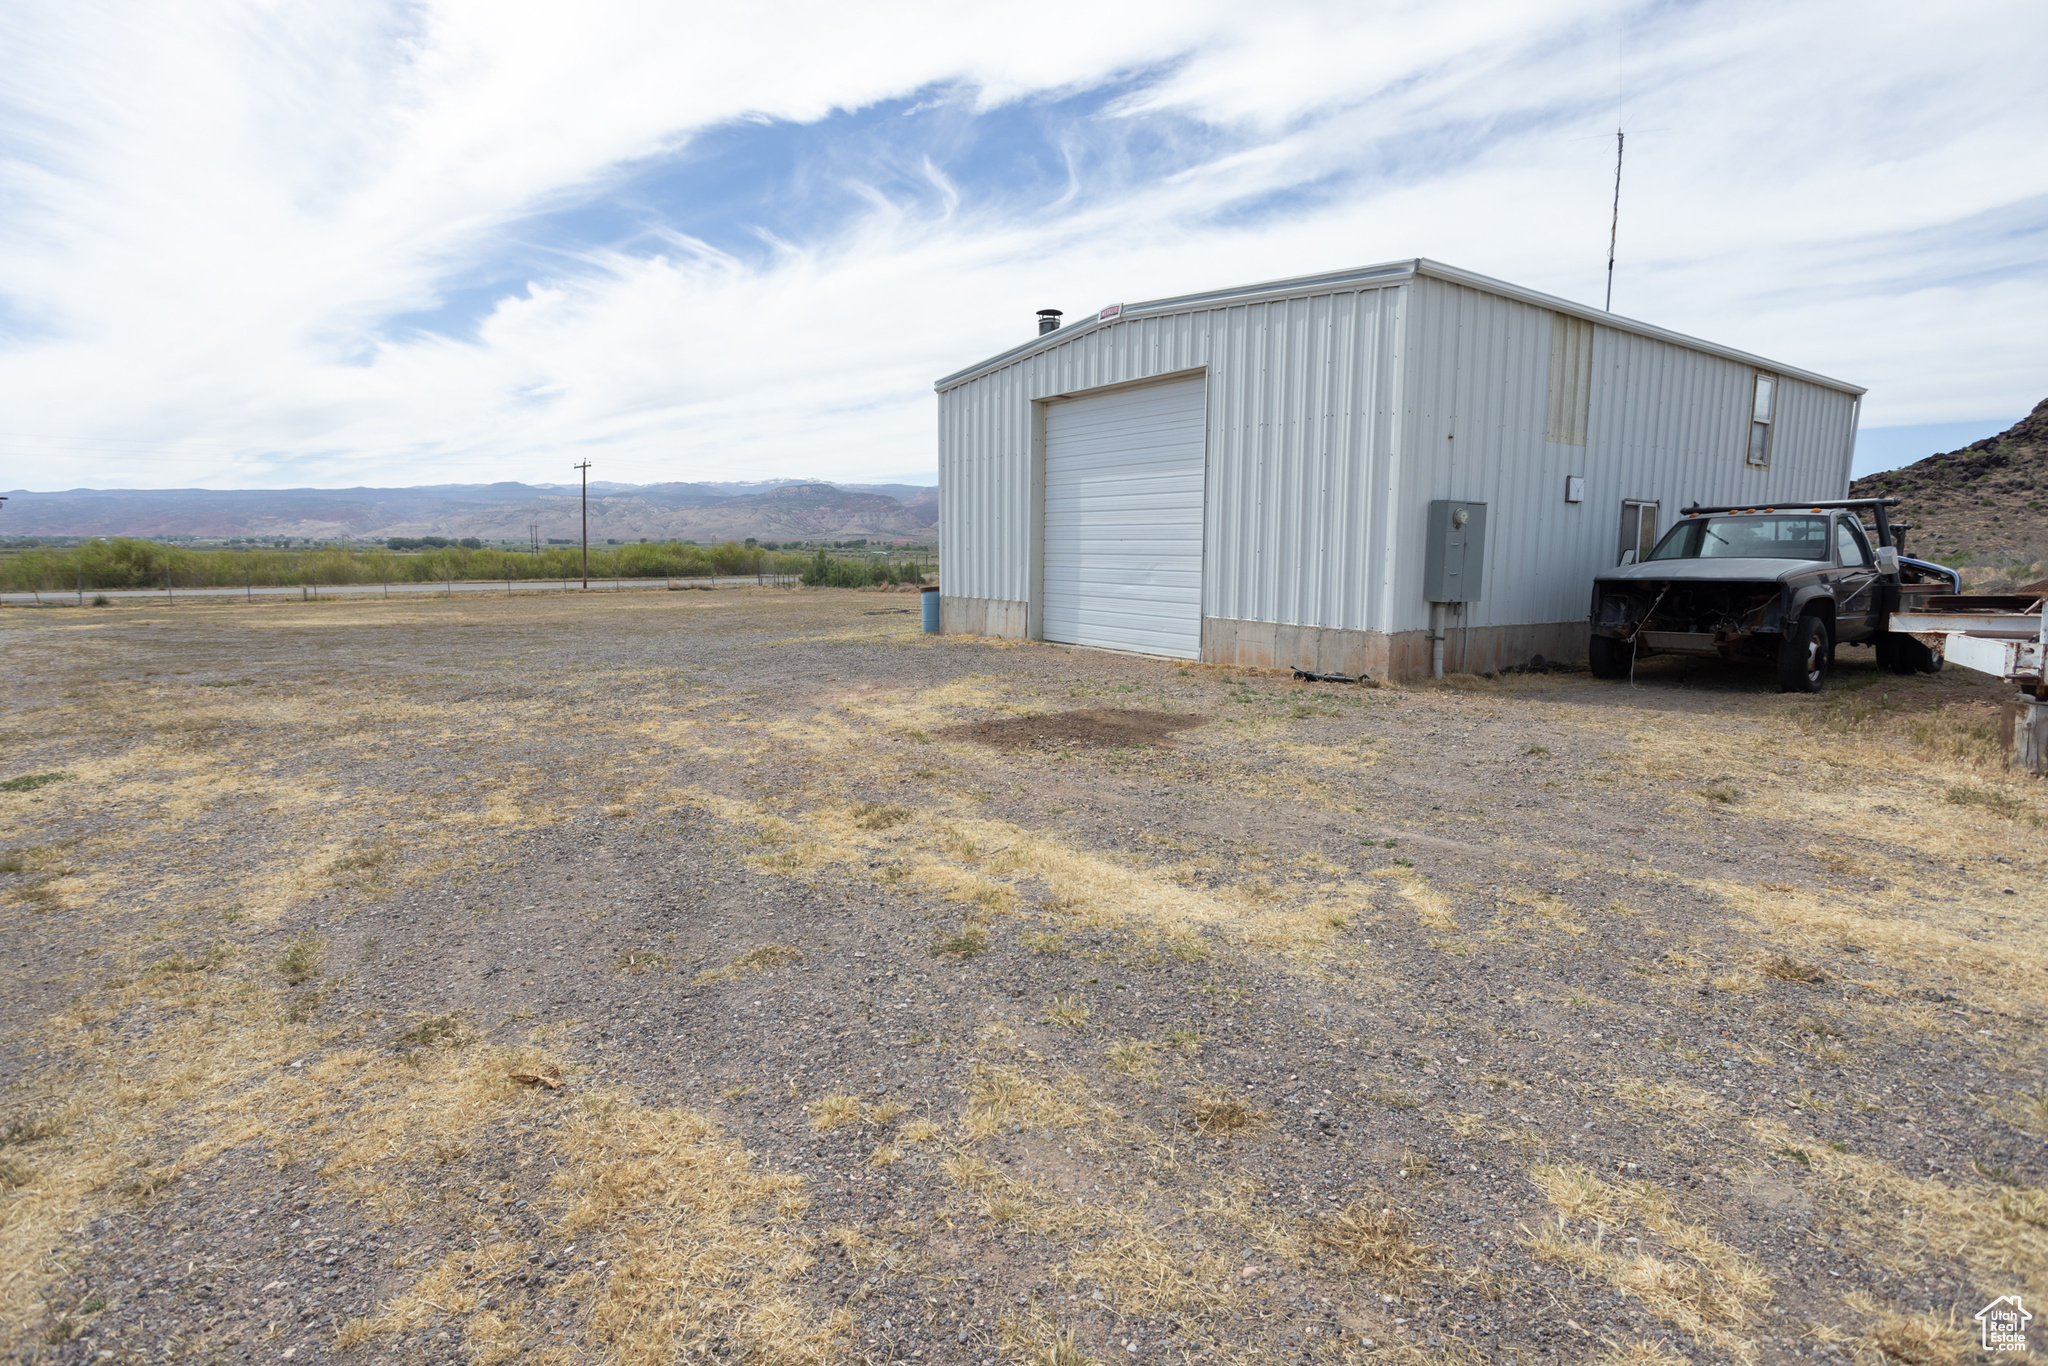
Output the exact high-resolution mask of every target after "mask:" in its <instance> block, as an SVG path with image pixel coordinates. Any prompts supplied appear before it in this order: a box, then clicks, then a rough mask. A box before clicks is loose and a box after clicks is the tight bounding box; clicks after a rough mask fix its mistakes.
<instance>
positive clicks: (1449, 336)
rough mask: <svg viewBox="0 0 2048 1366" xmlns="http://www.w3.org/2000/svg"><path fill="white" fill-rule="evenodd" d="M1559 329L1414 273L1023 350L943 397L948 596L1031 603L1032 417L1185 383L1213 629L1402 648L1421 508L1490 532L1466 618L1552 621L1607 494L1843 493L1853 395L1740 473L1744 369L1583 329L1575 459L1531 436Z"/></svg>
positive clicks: (1573, 615)
mask: <svg viewBox="0 0 2048 1366" xmlns="http://www.w3.org/2000/svg"><path fill="white" fill-rule="evenodd" d="M1555 317H1556V314H1555V312H1554V310H1552V309H1550V308H1546V307H1543V306H1542V305H1541V304H1539V303H1532V302H1530V301H1528V300H1525V299H1516V298H1510V297H1506V296H1503V295H1500V294H1495V293H1489V292H1487V291H1485V290H1484V289H1481V288H1478V287H1475V286H1472V285H1469V284H1464V283H1457V282H1452V281H1447V280H1442V279H1436V278H1432V277H1422V278H1416V279H1410V280H1403V281H1401V282H1398V283H1392V284H1387V285H1383V286H1378V287H1352V288H1344V289H1333V290H1325V291H1321V292H1315V291H1311V290H1305V291H1304V292H1303V293H1302V294H1301V295H1299V296H1295V297H1288V298H1281V299H1262V300H1258V301H1253V302H1247V303H1241V304H1229V305H1217V306H1209V307H1200V308H1190V309H1185V310H1182V311H1177V312H1170V313H1162V314H1158V315H1151V316H1137V317H1131V318H1128V319H1126V320H1125V321H1123V322H1121V323H1116V324H1113V325H1108V326H1098V327H1092V328H1090V329H1089V330H1087V331H1085V332H1081V333H1080V334H1079V335H1077V336H1076V337H1075V338H1074V339H1073V340H1071V341H1068V342H1062V343H1055V344H1052V345H1049V346H1046V347H1044V348H1042V349H1039V350H1036V351H1031V352H1027V353H1025V354H1023V355H1020V356H1018V357H1017V358H1016V359H1015V360H1014V361H1012V362H1010V363H1007V364H1004V365H1001V366H1000V367H998V368H996V369H993V370H989V371H987V372H985V373H982V374H979V375H978V376H976V377H975V378H972V379H969V380H965V381H963V382H961V383H959V384H957V385H955V386H954V387H951V388H948V389H947V390H945V391H944V392H943V393H941V394H940V395H939V485H940V530H941V551H940V553H941V569H942V577H943V582H944V585H945V590H946V592H947V593H948V594H951V595H957V596H961V597H967V598H976V599H983V598H986V599H1002V600H1008V601H1024V600H1026V599H1027V598H1028V597H1029V595H1030V593H1031V591H1032V585H1031V582H1030V580H1031V566H1030V557H1031V549H1032V541H1033V535H1034V528H1033V527H1032V525H1031V519H1032V516H1033V513H1032V492H1031V477H1032V470H1031V464H1032V451H1031V443H1032V427H1033V421H1032V405H1033V403H1034V402H1035V401H1037V400H1041V399H1047V398H1053V397H1057V396H1060V395H1067V394H1075V393H1082V392H1087V391H1090V390H1095V389H1100V388H1103V387H1104V386H1107V385H1114V384H1123V383H1130V382H1134V381H1140V380H1144V379H1147V378H1153V377H1163V376H1167V375H1172V374H1176V373H1186V372H1190V371H1206V373H1207V376H1208V380H1209V383H1208V386H1207V392H1208V412H1207V457H1206V476H1205V477H1206V482H1207V495H1206V496H1207V510H1206V514H1205V515H1206V524H1205V530H1204V541H1205V545H1204V569H1203V612H1204V615H1206V616H1211V617H1221V618H1229V619H1235V620H1250V621H1271V622H1280V623H1284V624H1287V625H1299V626H1316V627H1337V628H1344V629H1350V630H1366V631H1389V632H1394V631H1410V630H1419V629H1422V628H1423V627H1424V626H1425V625H1426V624H1427V622H1428V611H1429V609H1428V604H1427V603H1425V602H1424V601H1422V598H1421V588H1420V584H1421V573H1422V541H1421V531H1422V517H1423V512H1424V509H1425V507H1426V506H1427V504H1428V502H1429V500H1430V499H1432V498H1470V499H1475V500H1479V501H1484V502H1486V503H1487V504H1488V505H1489V507H1490V509H1491V510H1492V518H1491V521H1492V536H1491V543H1490V544H1489V546H1488V547H1487V574H1486V584H1485V587H1484V596H1483V597H1482V599H1481V601H1480V602H1478V603H1476V604H1473V605H1472V606H1471V607H1469V608H1468V609H1467V611H1466V617H1465V623H1464V624H1467V625H1474V626H1485V625H1519V624H1524V623H1539V622H1559V621H1572V620H1575V619H1579V618H1582V617H1583V616H1584V614H1585V611H1586V602H1587V598H1588V595H1589V593H1590V591H1591V579H1592V576H1593V574H1594V573H1596V572H1598V571H1599V570H1600V569H1603V568H1606V567H1608V566H1610V565H1611V564H1612V563H1613V561H1614V546H1615V542H1616V537H1617V535H1618V534H1619V526H1620V517H1621V500H1622V499H1624V498H1642V499H1652V500H1655V501H1656V502H1658V503H1659V504H1660V508H1659V512H1658V518H1659V525H1660V526H1669V525H1670V524H1671V521H1672V519H1673V517H1674V516H1675V515H1676V511H1677V509H1678V508H1679V507H1680V506H1681V505H1683V504H1684V503H1685V502H1688V501H1691V500H1694V499H1697V500H1699V501H1702V502H1726V503H1749V502H1761V501H1766V500H1771V499H1779V500H1784V499H1797V498H1811V497H1816V496H1829V497H1840V496H1841V494H1842V491H1843V490H1844V488H1846V486H1847V481H1848V471H1849V451H1850V444H1851V441H1852V439H1853V429H1854V421H1855V412H1856V407H1855V404H1856V400H1855V398H1854V396H1853V395H1851V394H1847V393H1843V392H1840V391H1838V390H1833V389H1829V388H1826V387H1824V386H1822V385H1818V384H1812V383H1808V382H1805V381H1800V380H1793V379H1785V380H1782V381H1781V384H1782V386H1783V387H1782V388H1781V390H1780V395H1781V396H1780V399H1779V405H1780V406H1779V413H1778V430H1777V433H1776V435H1775V438H1774V439H1775V443H1776V444H1775V447H1774V451H1773V458H1772V464H1771V468H1770V469H1768V470H1756V469H1751V468H1750V467H1749V466H1747V465H1746V464H1745V463H1744V460H1743V450H1744V441H1745V439H1746V433H1747V422H1748V402H1749V393H1750V384H1751V378H1752V375H1753V373H1754V372H1753V370H1752V369H1751V368H1750V367H1749V366H1748V365H1746V364H1744V363H1742V362H1741V361H1739V360H1735V359H1730V358H1728V357H1723V356H1717V355H1713V354H1710V353H1707V352H1702V351H1697V350H1693V349H1690V348H1688V347H1686V346H1683V345H1680V344H1677V343H1675V342H1669V341H1664V340H1661V339H1659V338H1656V337H1650V336H1645V335H1642V334H1641V333H1639V332H1630V331H1623V330H1621V329H1619V328H1614V327H1605V326H1601V325H1599V324H1597V323H1595V324H1593V325H1592V328H1591V333H1592V335H1591V338H1590V351H1591V361H1590V371H1591V373H1590V379H1589V383H1590V390H1591V392H1590V401H1589V403H1588V413H1587V418H1586V423H1585V433H1584V435H1585V441H1586V444H1585V445H1584V446H1579V445H1568V444H1562V443H1556V442H1550V441H1546V440H1545V435H1546V430H1547V427H1548V420H1549V418H1550V417H1551V416H1552V413H1551V403H1550V389H1551V374H1552V355H1551V348H1552V339H1553V337H1554V336H1555V335H1556V334H1557V332H1558V330H1559V329H1558V328H1557V327H1556V324H1555V321H1554V320H1555ZM1565 331H1566V332H1567V333H1568V334H1576V335H1573V336H1572V338H1571V340H1572V342H1573V344H1574V346H1576V345H1577V344H1578V343H1580V342H1582V341H1584V340H1585V338H1584V336H1583V333H1582V332H1581V331H1580V329H1577V328H1571V329H1565ZM1567 360H1568V361H1569V362H1570V364H1568V365H1567V367H1566V368H1567V369H1568V370H1577V369H1578V368H1579V366H1578V358H1577V357H1576V356H1573V357H1569V358H1567ZM1574 406H1576V405H1574ZM1573 434H1574V435H1577V433H1576V432H1574V433H1573ZM1568 475H1583V476H1584V477H1585V478H1586V483H1587V489H1586V500H1585V502H1583V503H1579V504H1569V503H1566V502H1565V500H1564V494H1565V478H1566V476H1568Z"/></svg>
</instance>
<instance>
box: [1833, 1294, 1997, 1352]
mask: <svg viewBox="0 0 2048 1366" xmlns="http://www.w3.org/2000/svg"><path fill="white" fill-rule="evenodd" d="M1842 1303H1843V1304H1844V1305H1846V1306H1848V1307H1849V1308H1850V1309H1851V1310H1853V1311H1855V1312H1856V1313H1858V1314H1861V1315H1865V1316H1867V1317H1869V1318H1870V1319H1872V1320H1873V1322H1872V1323H1871V1324H1870V1326H1869V1327H1868V1328H1867V1329H1865V1330H1864V1332H1863V1334H1862V1336H1861V1338H1860V1339H1859V1340H1858V1341H1859V1344H1860V1345H1861V1346H1862V1347H1864V1348H1866V1349H1867V1350H1868V1351H1870V1352H1874V1353H1876V1354H1877V1357H1878V1359H1879V1360H1881V1361H1886V1362H1892V1361H1898V1362H1904V1363H1905V1366H1959V1363H1961V1362H1963V1361H1967V1360H1970V1359H1972V1358H1974V1357H1975V1356H1976V1355H1977V1353H1976V1352H1975V1351H1974V1350H1973V1349H1974V1348H1975V1347H1976V1345H1977V1344H1976V1341H1975V1339H1974V1338H1973V1336H1972V1335H1971V1334H1970V1333H1968V1332H1967V1331H1965V1330H1964V1328H1963V1327H1962V1326H1961V1325H1960V1324H1958V1323H1957V1322H1956V1319H1955V1315H1954V1313H1953V1312H1951V1313H1950V1315H1949V1317H1948V1318H1946V1319H1941V1318H1937V1317H1935V1316H1934V1315H1933V1314H1930V1313H1926V1312H1921V1313H1917V1314H1915V1313H1901V1312H1899V1311H1897V1310H1893V1309H1889V1308H1886V1307H1885V1306H1883V1305H1880V1304H1879V1303H1878V1302H1877V1301H1876V1300H1875V1299H1873V1298H1872V1297H1871V1296H1870V1295H1869V1294H1867V1293H1865V1292H1861V1291H1857V1292H1854V1293H1851V1294H1848V1295H1844V1296H1843V1297H1842Z"/></svg>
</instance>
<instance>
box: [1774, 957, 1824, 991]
mask: <svg viewBox="0 0 2048 1366" xmlns="http://www.w3.org/2000/svg"><path fill="white" fill-rule="evenodd" d="M1757 970H1758V971H1759V972H1761V973H1763V975H1764V976H1766V977H1770V978H1774V979H1776V980H1777V981H1780V982H1798V983H1800V984H1802V985H1804V986H1818V985H1820V984H1821V983H1822V982H1825V981H1827V980H1828V975H1827V974H1826V973H1824V972H1822V971H1821V970H1820V969H1819V968H1817V967H1815V966H1814V965H1813V964H1811V963H1804V962H1801V961H1800V960H1799V959H1797V958H1792V957H1788V956H1787V955H1785V954H1782V953H1774V954H1772V955H1770V956H1769V957H1768V958H1766V959H1764V961H1763V963H1762V964H1761V965H1760V966H1759V967H1758V969H1757Z"/></svg>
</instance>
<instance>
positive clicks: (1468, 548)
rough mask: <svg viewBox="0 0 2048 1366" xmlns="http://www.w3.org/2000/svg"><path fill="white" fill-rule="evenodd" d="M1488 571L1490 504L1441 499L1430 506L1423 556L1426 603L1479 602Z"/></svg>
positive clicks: (1423, 592)
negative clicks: (1487, 520)
mask: <svg viewBox="0 0 2048 1366" xmlns="http://www.w3.org/2000/svg"><path fill="white" fill-rule="evenodd" d="M1485 572H1486V504H1484V503H1465V502H1460V501H1458V500H1456V499H1451V498H1439V499H1437V500H1436V501H1435V502H1433V503H1431V504H1430V505H1429V537H1428V540H1427V543H1426V548H1425V550H1424V551H1423V556H1422V598H1423V601H1425V602H1477V601H1479V582H1480V579H1481V577H1482V576H1483V575H1484V574H1485Z"/></svg>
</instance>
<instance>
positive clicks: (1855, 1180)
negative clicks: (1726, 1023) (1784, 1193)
mask: <svg viewBox="0 0 2048 1366" xmlns="http://www.w3.org/2000/svg"><path fill="white" fill-rule="evenodd" d="M1750 1132H1751V1135H1752V1136H1753V1137H1754V1138H1755V1139H1756V1140H1757V1141H1758V1142H1759V1143H1760V1144H1763V1145H1764V1146H1765V1147H1766V1149H1767V1150H1768V1151H1772V1152H1779V1151H1786V1150H1791V1149H1797V1150H1798V1151H1799V1152H1801V1153H1803V1154H1805V1158H1806V1162H1807V1163H1808V1164H1809V1165H1810V1167H1811V1169H1812V1171H1813V1173H1814V1175H1815V1176H1817V1177H1818V1178H1819V1179H1820V1180H1821V1182H1822V1188H1821V1190H1820V1192H1819V1197H1820V1199H1821V1201H1822V1203H1823V1204H1824V1205H1826V1207H1827V1208H1828V1210H1829V1212H1830V1213H1831V1214H1832V1215H1833V1216H1834V1218H1835V1219H1836V1220H1837V1222H1838V1223H1839V1224H1840V1225H1841V1226H1842V1228H1843V1229H1844V1231H1845V1232H1846V1233H1847V1234H1848V1235H1849V1236H1850V1239H1851V1240H1852V1241H1853V1242H1854V1243H1856V1244H1858V1245H1860V1246H1862V1247H1865V1248H1868V1249H1873V1250H1882V1251H1883V1252H1885V1254H1886V1255H1888V1256H1892V1257H1898V1256H1900V1255H1902V1254H1903V1255H1904V1256H1905V1257H1906V1258H1907V1259H1908V1260H1911V1259H1912V1258H1914V1257H1916V1256H1918V1255H1922V1254H1934V1255H1937V1256H1943V1257H1948V1256H1953V1257H1956V1258H1958V1259H1959V1260H1960V1261H1962V1263H1963V1264H1964V1265H1965V1266H1967V1267H1969V1269H1970V1271H1971V1273H1972V1274H1973V1275H1974V1276H1975V1277H1976V1278H1977V1280H1978V1283H1979V1284H1980V1285H1982V1286H1984V1287H1985V1288H1986V1289H1987V1290H1989V1289H1991V1288H1994V1287H2004V1288H2005V1290H2006V1291H2010V1290H2011V1289H2012V1288H2014V1287H2015V1286H2017V1287H2018V1288H2020V1289H2021V1290H2023V1291H2024V1292H2025V1293H2026V1294H2027V1295H2029V1296H2042V1295H2048V1191H2043V1190H2041V1189H2039V1188H2036V1187H2022V1188H2013V1187H2008V1186H2005V1185H2003V1184H2002V1183H1998V1182H1994V1181H1981V1182H1969V1183H1956V1184H1949V1183H1946V1182H1942V1181H1931V1180H1921V1179H1919V1178H1917V1177H1912V1176H1908V1175H1906V1174H1905V1173H1904V1172H1901V1171H1900V1170H1899V1169H1898V1168H1896V1167H1894V1166H1892V1165H1891V1164H1890V1163H1888V1162H1884V1161H1882V1160H1880V1159H1878V1158H1874V1157H1866V1156H1864V1155H1862V1154H1860V1153H1853V1152H1841V1151H1837V1150H1836V1149H1834V1148H1831V1147H1828V1146H1827V1145H1826V1144H1823V1143H1818V1142H1815V1141H1814V1140H1812V1139H1803V1138H1800V1137H1798V1136H1796V1135H1794V1134H1793V1133H1792V1131H1791V1130H1790V1129H1788V1128H1786V1127H1785V1126H1784V1125H1783V1124H1779V1123H1776V1122H1775V1121H1768V1120H1754V1121H1752V1122H1751V1124H1750Z"/></svg>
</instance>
